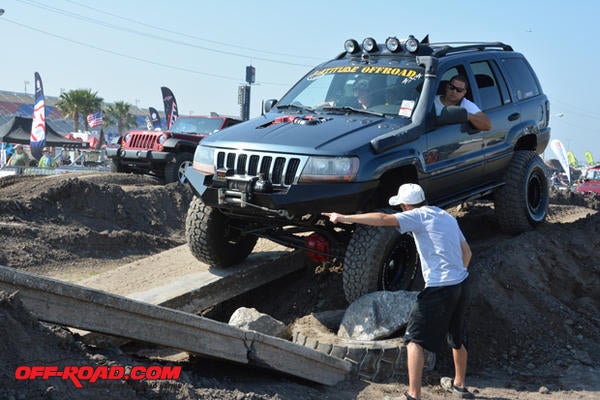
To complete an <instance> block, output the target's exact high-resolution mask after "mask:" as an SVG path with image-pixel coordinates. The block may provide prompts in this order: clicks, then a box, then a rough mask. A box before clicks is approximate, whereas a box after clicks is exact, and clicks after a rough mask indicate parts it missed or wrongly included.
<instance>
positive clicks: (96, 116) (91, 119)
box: [87, 111, 103, 128]
mask: <svg viewBox="0 0 600 400" xmlns="http://www.w3.org/2000/svg"><path fill="white" fill-rule="evenodd" d="M87 122H88V125H89V126H90V128H95V127H97V126H100V125H102V123H103V121H102V111H98V112H96V113H92V114H88V116H87Z"/></svg>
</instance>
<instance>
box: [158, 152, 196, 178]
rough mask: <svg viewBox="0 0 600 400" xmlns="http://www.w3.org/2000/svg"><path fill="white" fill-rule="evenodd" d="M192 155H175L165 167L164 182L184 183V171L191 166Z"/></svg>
mask: <svg viewBox="0 0 600 400" xmlns="http://www.w3.org/2000/svg"><path fill="white" fill-rule="evenodd" d="M193 160H194V155H193V154H191V153H178V154H176V155H175V160H174V161H172V162H170V163H167V165H165V182H166V183H171V182H181V183H184V181H185V177H184V174H185V170H186V168H187V167H189V166H191V165H192V162H193Z"/></svg>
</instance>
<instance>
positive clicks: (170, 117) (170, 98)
mask: <svg viewBox="0 0 600 400" xmlns="http://www.w3.org/2000/svg"><path fill="white" fill-rule="evenodd" d="M160 90H161V92H162V96H163V103H164V105H165V118H166V120H167V130H169V128H170V127H171V126H173V122H175V120H176V119H177V117H178V116H179V112H178V111H177V102H176V101H175V96H174V95H173V92H172V91H171V89H169V88H168V87H165V86H161V88H160Z"/></svg>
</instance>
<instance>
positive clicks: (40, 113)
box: [29, 72, 46, 160]
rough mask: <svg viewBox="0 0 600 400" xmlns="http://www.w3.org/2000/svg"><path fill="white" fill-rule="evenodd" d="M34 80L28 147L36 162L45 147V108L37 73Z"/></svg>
mask: <svg viewBox="0 0 600 400" xmlns="http://www.w3.org/2000/svg"><path fill="white" fill-rule="evenodd" d="M34 78H35V103H34V104H33V120H32V123H31V135H30V136H29V146H30V150H31V155H32V157H33V158H35V159H36V160H39V159H40V158H41V157H42V150H43V148H44V146H45V145H46V107H45V105H44V88H43V86H42V78H41V77H40V74H38V73H37V72H36V73H35V75H34Z"/></svg>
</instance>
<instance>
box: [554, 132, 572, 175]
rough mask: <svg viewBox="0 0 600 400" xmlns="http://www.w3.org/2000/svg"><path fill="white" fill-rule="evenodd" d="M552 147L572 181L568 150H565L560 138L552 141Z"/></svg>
mask: <svg viewBox="0 0 600 400" xmlns="http://www.w3.org/2000/svg"><path fill="white" fill-rule="evenodd" d="M550 148H551V149H552V151H553V152H554V154H556V158H558V162H560V165H561V166H562V167H563V170H564V171H565V173H566V174H567V178H568V179H569V182H571V169H570V168H569V162H568V160H567V152H566V151H565V148H564V146H563V145H562V143H561V142H560V140H558V139H553V140H551V141H550Z"/></svg>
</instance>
